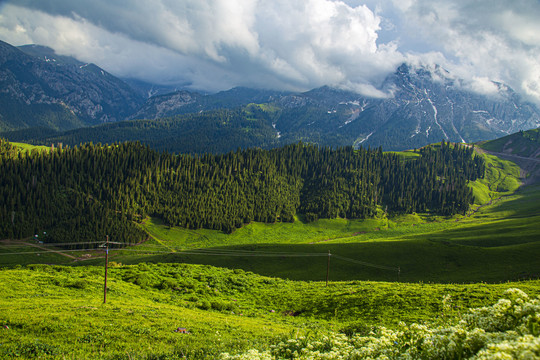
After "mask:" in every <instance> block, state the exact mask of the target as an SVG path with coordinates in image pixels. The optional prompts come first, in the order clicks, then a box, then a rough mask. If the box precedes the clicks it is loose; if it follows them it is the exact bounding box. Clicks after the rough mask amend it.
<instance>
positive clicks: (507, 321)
mask: <svg viewBox="0 0 540 360" xmlns="http://www.w3.org/2000/svg"><path fill="white" fill-rule="evenodd" d="M444 301H445V302H449V299H448V298H445V299H444ZM447 322H450V321H449V320H448V321H447ZM539 335H540V300H539V299H530V298H529V296H528V295H527V294H525V293H524V292H523V291H521V290H519V289H508V290H507V291H506V292H505V293H504V297H503V298H502V299H500V300H499V301H498V302H497V303H496V304H494V305H492V306H486V307H482V308H476V309H470V310H469V312H468V313H467V314H465V315H464V316H463V317H462V319H459V321H457V322H456V321H454V324H453V325H449V324H448V323H446V324H441V325H437V326H431V327H430V326H428V325H421V324H411V325H407V324H405V323H400V324H399V326H398V327H397V329H387V328H385V327H379V328H376V329H374V330H373V331H371V333H370V334H369V335H367V336H360V335H353V336H351V337H347V336H346V335H344V334H331V335H325V336H321V337H319V338H318V339H308V338H306V337H298V338H296V339H289V340H287V341H282V342H280V343H279V344H277V345H274V346H272V348H271V350H267V351H263V352H259V351H258V350H250V351H248V352H247V353H245V354H241V355H230V354H227V353H225V354H222V355H221V359H222V360H225V359H227V360H233V359H234V360H240V359H241V360H255V359H257V360H269V359H301V360H315V359H327V360H330V359H335V360H338V359H340V360H345V359H346V360H357V359H467V358H470V359H538V358H540V337H539Z"/></svg>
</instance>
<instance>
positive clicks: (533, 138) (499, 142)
mask: <svg viewBox="0 0 540 360" xmlns="http://www.w3.org/2000/svg"><path fill="white" fill-rule="evenodd" d="M478 146H479V147H481V148H482V149H484V150H488V151H493V152H498V153H505V154H511V155H517V156H523V157H531V158H539V159H540V128H538V129H532V130H527V131H519V132H517V133H515V134H511V135H508V136H504V137H502V138H499V139H495V140H491V141H486V142H483V143H480V144H479V145H478Z"/></svg>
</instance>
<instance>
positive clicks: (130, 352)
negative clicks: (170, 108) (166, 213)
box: [0, 135, 540, 359]
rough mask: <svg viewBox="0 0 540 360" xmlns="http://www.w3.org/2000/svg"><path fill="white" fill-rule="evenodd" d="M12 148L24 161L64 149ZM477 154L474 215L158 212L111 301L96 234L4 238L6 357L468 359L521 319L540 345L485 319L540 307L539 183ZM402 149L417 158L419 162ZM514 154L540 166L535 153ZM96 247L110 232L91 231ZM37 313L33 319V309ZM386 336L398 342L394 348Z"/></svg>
mask: <svg viewBox="0 0 540 360" xmlns="http://www.w3.org/2000/svg"><path fill="white" fill-rule="evenodd" d="M516 136H519V135H516ZM16 146H19V147H18V149H19V150H14V148H11V150H10V151H12V154H13V151H15V153H14V154H16V153H17V151H26V152H27V154H31V153H32V151H34V152H35V151H42V152H51V151H52V150H50V148H42V149H41V150H37V149H34V150H32V147H29V146H27V145H22V144H21V145H16ZM482 146H483V147H489V145H482ZM492 146H493V145H492ZM8 148H9V147H8ZM15 149H17V148H15ZM54 151H57V150H54ZM478 151H479V152H478V154H477V155H476V156H481V157H482V158H483V159H484V162H485V165H486V166H485V175H484V176H483V177H482V178H479V179H476V180H475V181H474V182H471V183H470V184H469V187H470V188H471V189H472V190H473V193H474V195H475V196H474V203H473V204H471V206H470V208H469V209H468V210H467V211H466V212H465V213H463V214H454V215H437V214H432V213H422V212H418V213H416V212H415V213H403V214H392V215H391V214H388V215H384V214H382V213H379V214H378V215H377V216H375V217H373V218H369V219H345V218H335V219H324V218H320V219H318V220H315V221H310V222H307V221H306V219H305V218H304V215H302V214H297V215H295V216H294V221H293V222H275V223H264V222H257V221H251V222H249V223H247V224H245V225H243V226H242V227H240V228H238V229H236V230H235V231H233V232H232V233H229V234H228V233H226V232H223V231H220V230H213V229H204V228H201V229H186V228H183V227H175V226H170V225H168V224H166V223H164V222H163V220H161V219H159V218H155V217H146V218H145V219H144V220H143V221H140V222H139V223H138V225H137V226H138V227H139V228H140V230H142V231H143V232H144V234H147V235H146V236H145V237H142V238H141V240H140V241H138V242H137V243H132V244H130V245H128V246H127V247H122V248H115V247H114V246H115V245H112V249H111V251H110V256H109V282H108V286H107V287H108V294H107V303H106V304H103V263H104V260H105V259H104V255H103V250H100V249H98V248H93V246H94V245H93V244H90V243H89V244H86V246H87V247H86V248H84V246H85V244H84V243H83V244H82V245H83V247H82V248H80V247H79V248H72V249H69V248H66V247H65V246H63V245H62V244H58V245H54V244H51V243H44V244H32V245H33V246H26V245H25V243H28V242H34V241H35V240H34V239H32V238H28V239H24V240H2V241H1V242H0V261H1V263H2V266H3V269H1V270H0V277H1V279H2V281H1V282H0V291H1V293H3V294H9V295H6V296H5V297H3V298H2V299H1V300H0V325H1V326H2V329H0V331H1V333H0V335H1V336H2V345H0V354H2V356H4V357H7V358H22V359H31V358H42V359H55V358H58V357H64V358H77V359H94V358H100V359H119V358H120V359H182V358H189V359H216V358H219V359H267V358H268V359H270V358H274V357H275V358H287V356H289V355H287V354H292V353H293V352H294V351H302V353H303V354H305V356H308V354H310V353H311V352H313V351H315V350H316V349H319V350H317V351H318V352H317V354H319V355H317V356H322V355H324V354H326V353H327V352H328V354H329V353H334V354H341V355H339V356H341V358H348V356H351V354H352V353H351V351H353V352H354V351H356V352H358V351H363V354H364V355H362V356H361V358H362V357H365V356H380V355H381V354H384V353H385V352H387V351H392V352H394V353H398V354H402V355H403V356H405V355H406V354H416V355H414V356H415V357H417V358H430V357H431V356H433V351H438V352H439V353H440V352H441V351H442V352H443V353H445V354H447V355H445V356H458V355H456V354H461V355H460V356H463V355H464V354H465V356H467V355H466V354H475V353H477V352H478V351H479V350H481V349H484V350H482V351H484V352H485V354H486V355H485V356H487V357H486V358H489V357H490V356H491V355H489V354H490V353H489V352H487V351H488V350H485V349H488V347H487V345H486V344H488V343H490V341H494V340H490V339H492V337H491V336H493V337H496V336H503V335H502V334H506V333H505V332H504V331H506V330H504V329H511V328H512V326H518V325H519V324H526V325H519V326H526V327H528V328H529V329H530V330H526V331H524V333H522V334H524V336H525V335H526V334H529V335H526V336H525V337H519V336H518V337H511V336H508V335H504V336H507V338H508V339H509V340H511V341H513V342H514V343H513V344H516V345H515V346H519V347H529V348H531V349H532V350H531V351H535V350H534V345H532V343H531V342H530V341H531V336H532V339H534V336H538V334H537V332H535V331H536V330H534V329H535V327H534V326H535V325H533V324H534V321H535V320H530V318H527V316H528V315H527V314H525V313H523V314H521V313H520V314H521V315H516V314H517V313H514V311H518V310H511V311H510V310H509V312H508V313H505V314H500V315H497V316H499V317H493V316H492V315H489V314H492V313H493V312H497V311H499V310H497V309H499V308H497V306H498V305H494V304H499V303H501V304H502V303H504V301H510V302H511V303H512V304H514V301H518V303H520V302H521V303H524V302H525V303H527V304H529V303H530V305H528V306H529V309H536V307H538V306H540V305H538V300H534V299H535V298H536V297H537V296H539V295H540V284H539V282H538V280H537V279H538V277H539V273H540V269H539V267H538V261H537V258H538V256H537V254H538V253H540V248H539V247H540V242H539V241H538V239H540V229H539V228H538V226H536V225H537V224H538V221H539V220H540V210H539V208H538V205H537V204H538V201H539V199H540V184H539V183H538V182H537V181H536V180H534V179H536V178H535V177H534V176H532V175H527V174H525V172H527V171H526V168H521V169H520V168H519V167H518V166H517V165H516V164H515V163H513V162H512V161H510V160H511V159H510V160H504V159H501V158H499V157H497V156H495V155H490V154H488V153H487V152H486V153H483V151H481V150H478ZM522 155H524V156H522ZM12 156H13V155H12ZM27 156H29V155H27ZM397 156H399V157H401V158H402V159H410V160H406V161H414V160H413V159H416V158H417V157H418V156H420V155H419V154H418V153H414V152H409V153H403V154H401V153H399V155H397ZM514 156H522V157H524V158H527V159H528V160H527V161H529V162H530V163H534V162H535V161H536V160H535V158H531V157H528V156H527V154H525V153H518V154H516V155H514ZM4 161H5V160H4ZM527 179H528V180H529V181H528V183H527V185H525V186H520V183H521V182H522V181H523V180H527ZM114 240H115V239H114V238H113V239H111V241H114ZM70 243H71V245H75V243H73V242H70ZM98 243H99V244H102V243H103V239H95V242H94V244H98ZM90 245H91V246H92V247H88V246H90ZM329 252H330V254H331V255H330V259H329V256H328V253H329ZM328 260H330V262H329V266H328V263H327V262H328ZM327 271H328V274H329V280H330V281H329V283H328V285H326V283H325V277H326V273H327ZM509 288H519V289H520V290H521V291H523V292H524V293H526V294H528V295H523V294H524V293H521V292H518V293H516V292H515V291H517V290H511V291H510V292H508V291H507V289H509ZM512 291H514V292H512ZM516 294H517V295H516ZM527 296H528V297H527ZM501 298H503V299H511V300H498V299H501ZM517 299H521V300H517ZM497 301H499V302H497ZM518 303H516V305H515V306H518V305H517V304H518ZM513 306H514V305H513ZM471 308H472V309H474V308H477V309H480V308H481V309H483V310H476V312H474V311H472V312H471V311H470V310H468V309H471ZM510 309H517V308H514V307H511V308H510ZM478 311H481V312H478ZM482 311H483V312H485V313H486V314H487V315H486V316H488V317H489V318H490V319H499V318H500V319H509V318H512V319H518V320H516V321H518V322H516V323H512V325H507V326H510V327H507V328H498V329H503V330H494V329H493V328H490V327H489V326H491V325H481V324H486V323H485V321H484V320H482V321H481V320H475V319H476V318H475V316H483V315H478V314H482ZM533 311H535V310H533ZM29 312H33V313H35V314H36V315H34V316H32V317H28V315H27V314H28V313H29ZM473 314H476V315H474V316H473ZM516 316H517V317H516ZM521 316H523V317H521ZM527 319H529V320H527ZM533 319H534V318H533ZM459 321H461V322H459ZM464 321H465V322H464ZM477 321H478V322H477ZM490 321H493V320H490ZM501 321H502V320H501ZM504 321H506V320H504ZM530 321H533V322H532V323H531V322H530ZM416 324H420V325H416ZM460 324H461V325H460ZM463 324H468V325H466V327H463V326H464V325H463ZM419 326H420V328H419ZM497 326H499V325H497ZM423 327H425V328H423ZM178 328H182V329H185V330H182V331H185V332H186V333H185V334H184V333H181V332H180V333H179V332H178V331H176V330H177V329H178ZM421 329H425V330H421ZM175 331H176V332H175ZM479 331H481V332H485V333H486V334H489V336H488V337H485V338H482V340H480V339H479V340H478V342H477V343H475V344H476V345H472V343H469V342H468V341H469V340H458V339H457V338H456V340H453V341H457V343H458V344H460V345H459V346H460V350H455V348H453V347H452V346H450V345H449V343H447V342H446V340H445V341H443V342H442V343H440V344H439V345H437V350H435V348H433V347H430V345H427V344H428V342H431V341H434V339H435V338H437V336H439V335H437V334H443V333H444V334H446V335H445V337H444V338H440V339H448V341H450V339H452V336H457V335H449V334H457V333H461V334H468V335H466V338H464V339H468V338H469V336H473V335H472V334H476V333H478V332H479ZM497 331H501V332H500V333H497ZM404 334H406V335H404ZM498 334H499V335H498ZM403 336H406V337H412V338H417V339H424V340H418V341H425V342H424V343H414V344H416V345H413V346H411V345H407V344H412V343H408V342H407V341H408V340H405V339H406V337H405V338H404V337H403ZM447 336H450V337H447ZM527 336H529V337H527ZM375 339H381V340H383V339H396V341H397V343H396V345H382V343H379V342H377V343H375V342H374V341H375ZM398 339H402V340H403V341H404V343H403V344H401V343H400V341H399V340H398ZM377 341H379V340H377ZM384 341H386V340H384ZM392 341H394V340H392ZM441 341H442V340H441ZM349 342H355V343H354V344H356V345H350V344H349ZM358 342H362V343H364V344H366V345H365V347H361V346H360V347H359V346H358V345H357V344H358ZM321 344H324V345H321ZM347 344H349V345H347ZM351 344H352V343H351ZM420 344H424V345H420ZM368 345H369V346H368ZM321 346H322V347H321ZM351 346H353V347H352V348H351ZM493 346H498V345H497V344H496V343H494V345H493ZM531 346H532V347H531ZM353 348H355V349H357V350H351V349H353ZM511 348H512V347H511ZM362 349H363V350H362ZM456 351H458V352H456ZM490 351H491V350H490ZM497 351H499V352H500V351H506V350H497ZM377 354H379V355H377ZM422 354H423V355H422ZM430 354H431V355H430ZM448 354H454V355H448ZM325 356H326V355H325ZM336 356H337V355H336ZM358 356H360V355H358Z"/></svg>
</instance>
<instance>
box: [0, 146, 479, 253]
mask: <svg viewBox="0 0 540 360" xmlns="http://www.w3.org/2000/svg"><path fill="white" fill-rule="evenodd" d="M0 145H1V146H0V148H1V155H0V174H2V175H1V177H0V199H1V200H0V204H2V205H1V207H0V237H1V238H6V237H9V238H11V237H16V238H23V237H28V236H32V235H33V234H35V233H37V232H38V231H39V232H40V233H41V232H42V231H45V232H47V239H46V241H50V242H55V243H63V242H74V241H78V242H92V241H96V240H97V239H99V240H101V239H103V236H104V235H105V234H109V235H113V236H114V238H115V239H119V240H120V241H123V242H128V243H133V242H138V241H140V240H142V239H143V238H144V236H145V235H144V233H143V232H142V230H139V228H138V227H137V226H136V225H135V223H134V221H140V220H142V219H144V218H145V217H146V216H147V215H152V216H155V217H159V218H161V219H163V220H164V221H165V222H167V223H168V224H170V225H175V226H183V227H187V228H192V229H196V228H201V227H204V228H210V229H218V230H222V231H225V232H231V231H234V229H235V228H238V227H241V226H242V225H243V224H246V223H249V222H251V221H261V222H276V221H294V216H295V215H296V214H303V215H305V219H306V220H308V221H310V220H314V219H317V218H319V217H322V218H335V217H346V218H369V217H373V216H376V215H377V213H378V212H379V213H381V212H382V211H387V212H398V213H400V212H403V213H409V212H433V213H437V214H443V215H450V214H455V213H464V212H465V211H466V210H467V209H468V206H469V204H470V203H471V202H472V201H473V195H472V191H471V190H470V188H469V187H468V186H467V183H468V182H469V181H473V180H475V179H476V178H478V177H481V176H483V173H484V163H483V161H482V160H481V158H480V157H475V156H473V149H472V148H468V147H464V146H459V145H455V146H454V145H452V144H449V143H444V142H443V143H442V144H441V145H440V146H435V147H427V148H424V149H421V150H419V151H418V156H416V157H409V158H404V157H402V156H400V155H398V154H394V153H383V152H382V150H381V149H378V150H366V149H359V150H354V149H353V148H352V147H344V148H338V149H335V150H332V149H329V148H317V147H315V146H311V145H304V144H301V143H300V144H294V145H289V146H286V147H283V148H279V149H274V150H260V149H250V150H238V151H236V152H231V153H228V154H224V155H211V154H205V155H202V156H191V155H171V154H168V153H159V152H156V151H154V150H151V149H150V148H149V147H146V146H143V145H140V144H138V143H123V144H115V145H112V146H102V145H92V144H85V145H81V146H79V147H73V148H71V147H69V148H63V149H62V148H57V149H54V150H51V151H50V152H46V151H41V152H38V151H34V152H31V153H26V154H23V153H17V152H16V151H14V149H13V147H12V145H11V144H9V143H7V142H6V141H2V142H1V143H0Z"/></svg>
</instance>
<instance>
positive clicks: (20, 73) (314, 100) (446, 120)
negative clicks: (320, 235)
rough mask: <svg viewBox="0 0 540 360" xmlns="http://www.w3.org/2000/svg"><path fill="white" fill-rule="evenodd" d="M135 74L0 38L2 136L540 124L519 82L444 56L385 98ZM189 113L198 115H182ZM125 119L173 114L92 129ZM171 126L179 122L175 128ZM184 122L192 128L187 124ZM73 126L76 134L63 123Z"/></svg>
mask: <svg viewBox="0 0 540 360" xmlns="http://www.w3.org/2000/svg"><path fill="white" fill-rule="evenodd" d="M129 82H130V84H131V85H132V86H130V85H128V84H127V83H126V82H124V81H122V80H120V79H118V78H116V77H114V76H112V75H111V74H109V73H107V72H106V71H104V70H102V69H100V68H99V67H97V66H96V65H93V64H85V63H81V62H79V61H78V60H76V59H73V58H71V57H68V56H59V55H57V54H55V52H54V51H53V50H52V49H50V48H47V47H43V46H37V45H29V46H23V47H20V49H17V48H14V47H12V46H10V45H8V44H6V43H1V42H0V86H1V88H0V89H1V90H0V131H2V134H1V136H4V137H7V138H9V139H10V140H13V141H16V140H23V141H33V142H34V143H47V141H53V140H54V141H57V140H58V141H62V142H64V141H63V140H62V139H64V140H68V138H69V139H71V140H68V141H65V142H66V143H72V142H73V139H77V141H79V142H85V141H93V142H103V141H106V142H114V141H121V140H133V141H136V140H141V141H144V142H146V143H148V144H150V145H152V146H154V145H155V146H157V147H158V148H163V146H162V139H163V136H165V137H166V138H167V144H168V145H167V146H166V147H165V148H167V149H169V150H171V151H175V152H176V151H184V149H186V146H184V145H183V144H185V143H193V138H189V137H190V136H191V137H192V136H194V135H195V134H197V136H198V137H199V138H201V139H203V138H204V139H205V140H204V141H201V142H200V143H199V145H200V146H197V147H196V148H197V150H196V151H195V150H189V151H190V152H192V151H194V152H200V151H202V152H205V149H203V148H202V146H205V145H209V146H210V148H208V150H206V151H216V152H224V151H229V150H230V149H231V148H232V149H234V148H235V147H234V145H233V143H234V141H235V140H236V139H240V138H242V139H243V140H241V141H240V143H238V147H244V146H248V145H249V146H259V147H268V146H279V145H282V144H289V143H294V142H298V141H302V142H305V143H314V144H318V145H321V146H334V147H335V146H344V145H353V146H355V147H360V146H363V147H368V146H370V147H378V146H382V147H383V148H384V150H403V149H412V148H420V147H422V146H425V145H427V144H430V143H434V142H439V141H441V140H442V139H444V140H445V141H451V142H467V143H471V142H478V141H482V140H489V139H495V138H498V137H501V136H504V135H508V134H511V133H514V132H517V131H520V130H527V129H531V128H536V127H538V126H540V110H539V109H538V108H537V107H536V106H535V105H533V104H531V103H527V102H525V101H523V100H522V99H521V98H520V97H519V95H518V94H516V93H515V92H514V91H513V90H512V89H511V88H509V87H507V86H505V85H504V84H501V83H492V84H491V85H492V87H493V88H496V89H498V91H497V93H496V94H493V95H489V96H488V95H482V94H479V93H475V92H473V91H471V90H469V89H470V86H467V84H466V83H465V82H464V81H463V80H460V79H458V78H455V77H454V76H452V74H450V73H448V72H447V71H446V70H444V69H443V68H441V67H439V66H435V67H425V66H412V65H408V64H402V65H401V66H399V67H398V68H397V69H396V71H395V72H394V73H393V74H390V75H389V76H388V77H387V78H386V79H385V81H384V82H383V83H382V84H381V86H380V88H379V89H378V90H379V93H380V94H382V96H383V97H379V98H375V97H367V96H363V95H360V94H358V93H356V92H353V91H348V90H344V89H337V88H333V87H329V86H323V87H321V88H317V89H313V90H310V91H307V92H304V93H286V92H280V91H272V90H260V89H249V88H243V87H238V88H233V89H230V90H227V91H222V92H218V93H216V94H203V93H198V92H193V91H186V90H176V91H173V92H171V93H166V94H163V93H162V92H164V91H168V90H170V89H171V88H169V87H167V86H155V87H154V86H153V85H151V84H147V83H143V82H140V81H133V80H130V81H129ZM253 104H256V105H257V106H258V107H257V108H256V109H255V107H253V106H252V105H253ZM220 109H221V110H223V109H226V110H230V111H232V112H233V113H234V116H230V117H229V118H230V119H233V120H231V121H225V122H219V121H214V115H212V114H211V115H209V117H205V115H203V113H205V112H213V111H216V110H220ZM254 109H255V111H256V112H257V116H253V111H254ZM260 112H263V113H264V115H261V114H260ZM187 114H191V116H187V117H183V115H187ZM177 116H181V117H180V118H175V117H177ZM219 116H221V115H219ZM219 116H218V117H219ZM126 119H127V120H136V119H146V120H156V119H166V120H165V121H162V122H159V123H157V124H156V125H155V126H152V127H150V126H146V125H145V126H142V125H141V124H142V123H138V122H127V123H125V124H121V125H119V126H117V127H115V129H117V130H115V131H111V134H109V135H104V133H105V129H109V130H111V127H107V126H106V127H104V128H102V129H95V130H90V131H87V130H85V129H84V128H85V127H88V126H93V125H100V124H104V123H111V122H118V121H121V120H126ZM209 119H212V120H209ZM167 127H170V129H175V130H174V131H172V130H171V132H170V133H167V132H166V131H167ZM77 128H80V129H81V130H74V129H77ZM120 128H121V129H123V131H124V132H120V130H119V129H120ZM149 128H152V131H149V130H148V129H149ZM186 128H189V131H183V130H182V129H186ZM254 129H256V130H254ZM67 130H70V132H69V134H67V133H63V131H67ZM254 131H255V132H254ZM142 132H145V133H142ZM255 133H256V134H257V135H256V136H255V135H254V134H255ZM113 134H116V136H117V137H116V138H114V137H113ZM209 134H212V135H211V136H209ZM251 135H253V138H252V139H250V140H249V141H247V140H246V138H247V137H249V136H251ZM66 136H67V137H66ZM151 136H156V137H155V138H151ZM171 144H174V145H171ZM217 144H226V145H224V146H223V147H220V146H217ZM173 149H174V150H173ZM210 149H212V150H210Z"/></svg>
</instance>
